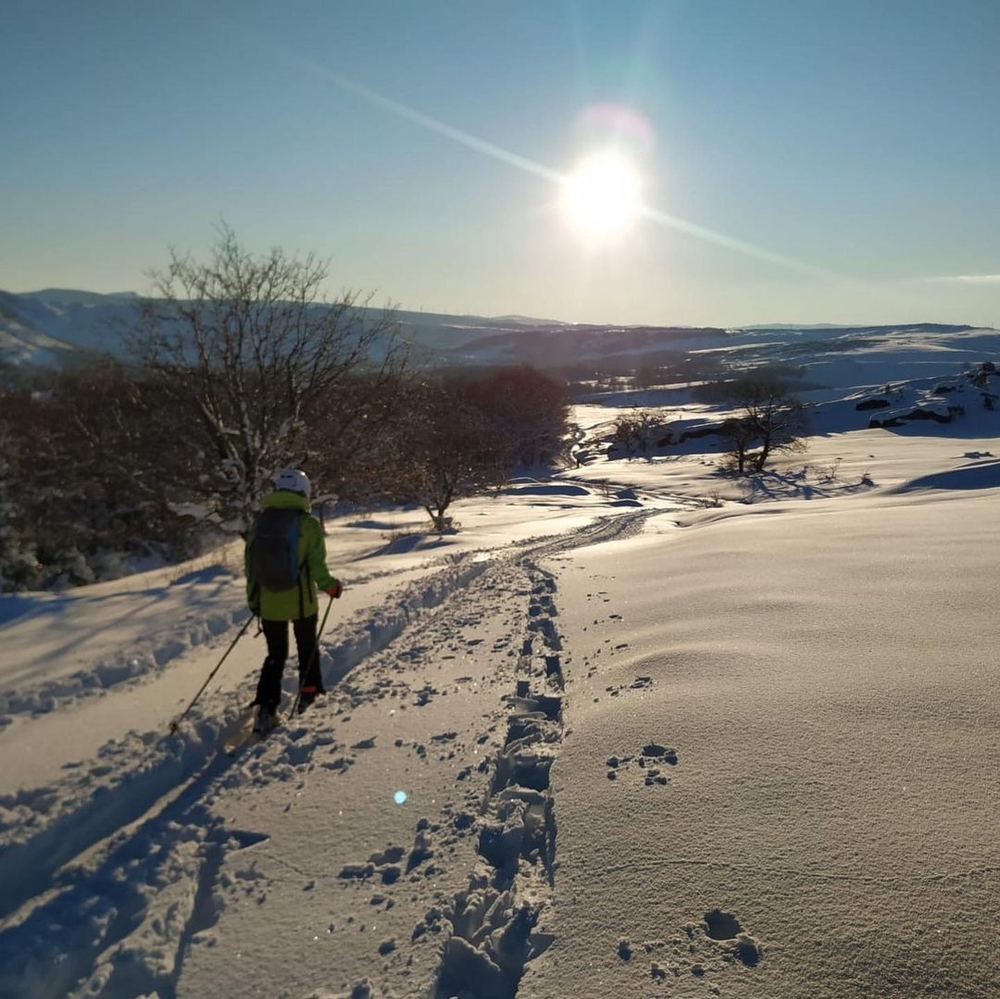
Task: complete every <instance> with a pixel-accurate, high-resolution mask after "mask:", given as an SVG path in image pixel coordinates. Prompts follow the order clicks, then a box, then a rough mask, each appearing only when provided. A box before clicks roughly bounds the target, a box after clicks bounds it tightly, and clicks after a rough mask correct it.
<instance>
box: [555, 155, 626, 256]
mask: <svg viewBox="0 0 1000 999" xmlns="http://www.w3.org/2000/svg"><path fill="white" fill-rule="evenodd" d="M641 189H642V182H641V178H640V176H639V171H638V170H637V169H636V168H635V167H634V166H633V165H632V164H631V163H630V162H629V161H628V160H627V159H626V158H625V157H623V156H622V155H620V154H619V153H616V152H602V153H594V154H592V155H591V156H588V157H587V158H586V159H584V160H583V161H582V162H581V163H580V164H579V165H578V166H577V167H576V169H575V170H574V171H573V173H572V174H570V175H569V177H568V178H567V179H566V181H565V182H564V184H563V190H562V201H561V204H562V209H563V211H564V212H565V214H566V216H567V218H568V219H569V221H570V222H571V223H572V224H573V225H574V226H575V227H576V228H577V229H579V230H580V232H582V233H583V234H584V235H585V236H587V237H588V238H590V239H595V240H602V239H612V238H615V237H617V236H621V235H622V234H623V233H624V232H626V231H627V230H628V229H630V228H631V227H632V226H633V225H634V224H635V222H636V221H637V220H638V218H639V214H640V210H641V207H642V200H641V197H640V195H641Z"/></svg>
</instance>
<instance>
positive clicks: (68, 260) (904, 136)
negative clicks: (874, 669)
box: [0, 0, 1000, 326]
mask: <svg viewBox="0 0 1000 999" xmlns="http://www.w3.org/2000/svg"><path fill="white" fill-rule="evenodd" d="M3 35H4V58H3V60H2V62H0V88H2V92H3V94H4V99H3V101H2V102H0V134H2V136H3V146H2V151H0V203H2V206H3V210H2V224H0V288H3V289H5V290H8V291H30V290H36V289H39V288H42V287H75V288H84V289H87V290H91V291H121V290H135V291H140V292H145V291H148V290H149V289H150V286H151V285H150V281H149V277H148V272H149V271H150V269H152V268H157V267H162V266H164V265H165V264H166V262H167V260H168V257H169V250H170V247H176V248H178V249H179V250H182V251H191V252H192V253H193V254H194V256H195V257H198V258H204V257H205V256H206V254H207V252H208V250H209V248H210V246H211V244H212V242H213V240H214V239H215V236H216V226H217V225H218V224H219V222H220V221H221V220H224V221H225V222H226V223H227V224H228V225H230V226H231V227H232V228H233V229H234V230H235V231H236V234H237V236H238V238H239V239H240V240H241V242H243V243H244V244H245V245H247V246H248V247H249V248H251V249H253V250H259V251H261V252H263V251H266V250H267V249H269V248H270V247H272V246H276V245H277V246H281V247H283V248H284V249H285V250H287V251H289V252H290V253H291V252H302V253H305V252H310V251H312V252H315V253H316V254H318V255H319V256H320V257H323V258H329V260H330V284H329V288H328V293H329V294H330V295H331V296H333V297H335V296H336V295H337V294H338V293H339V292H340V291H341V290H342V289H344V288H352V289H360V290H362V291H364V292H366V293H367V292H371V293H373V294H374V297H375V300H376V301H378V302H379V303H381V302H384V301H392V302H394V303H396V304H398V305H400V306H401V307H403V308H406V309H425V310H427V311H441V312H453V313H462V312H469V313H476V314H480V315H503V314H512V313H517V314H524V315H532V316H537V317H543V318H554V319H563V320H567V321H580V322H607V323H615V322H617V323H655V324H669V323H683V324H706V325H737V324H748V323H755V322H800V323H812V322H847V323H853V322H859V323H860V322H909V321H916V320H929V321H938V322H969V323H974V324H977V325H994V326H1000V224H998V221H1000V183H998V172H1000V169H998V168H1000V129H997V127H996V121H997V118H998V113H1000V58H998V43H1000V3H998V2H996V0H941V2H937V0H934V2H932V0H843V2H836V0H829V2H821V0H685V2H681V0H662V2H655V3H654V2H632V0H615V2H611V0H606V2H599V3H598V2H573V0H552V2H548V0H504V2H499V0H492V2H485V0H482V2H480V0H448V2H445V0H410V2H404V0H398V2H388V0H364V2H361V0H352V2H343V0H282V2H280V3H278V2H276V0H275V2H267V3H265V2H262V0H239V2H237V0H171V2H170V3H165V2H161V0H149V2H143V3H136V2H134V0H93V2H90V3H80V2H78V0H71V2H52V0H14V2H13V3H12V4H11V3H10V2H8V4H7V5H5V12H4V28H3ZM609 145H610V146H613V147H614V148H615V149H616V150H618V152H619V153H620V155H622V156H623V157H625V158H627V159H628V161H629V162H630V163H631V164H632V166H633V168H634V169H635V171H636V172H637V175H638V176H639V177H640V178H641V182H642V189H641V190H642V211H641V214H640V217H639V218H637V219H636V220H635V221H634V224H633V225H632V226H631V227H628V228H626V229H625V231H623V232H620V233H617V234H616V236H615V237H614V238H610V239H607V240H597V241H595V239H593V238H587V237H585V236H584V235H583V234H581V232H580V230H579V228H578V226H577V225H575V224H574V220H573V219H571V218H570V217H568V216H567V213H566V212H565V211H564V210H563V209H562V208H561V206H560V194H561V191H562V185H563V181H564V179H565V178H566V177H567V176H569V175H571V174H572V172H573V170H574V168H575V166H576V164H577V163H578V162H579V161H580V159H581V157H584V156H585V155H586V154H587V153H589V152H592V151H597V150H599V149H603V148H606V147H608V146H609ZM577 221H578V220H577Z"/></svg>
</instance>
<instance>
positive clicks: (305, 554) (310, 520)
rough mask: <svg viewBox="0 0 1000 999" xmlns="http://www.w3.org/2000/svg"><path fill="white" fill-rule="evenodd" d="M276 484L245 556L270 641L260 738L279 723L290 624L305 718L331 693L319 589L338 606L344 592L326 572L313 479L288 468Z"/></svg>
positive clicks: (251, 593) (253, 606) (250, 589)
mask: <svg viewBox="0 0 1000 999" xmlns="http://www.w3.org/2000/svg"><path fill="white" fill-rule="evenodd" d="M273 483H274V491H273V492H271V493H269V494H268V495H267V496H265V497H264V499H263V500H262V502H261V511H260V513H259V514H258V515H257V518H256V519H255V521H254V524H253V527H252V528H251V530H250V533H249V535H248V536H247V543H246V549H245V552H244V568H245V571H246V577H247V603H248V604H249V605H250V610H251V612H252V613H253V614H255V615H258V616H259V617H260V620H261V627H262V629H263V631H264V638H265V639H266V640H267V658H266V659H265V660H264V665H263V666H262V667H261V671H260V680H259V681H258V684H257V696H256V698H255V699H254V704H255V705H256V707H257V711H256V714H255V718H254V731H255V732H258V733H260V734H261V735H266V734H267V733H268V732H269V731H270V730H271V729H272V728H273V727H274V725H275V724H276V720H277V712H278V707H279V705H280V703H281V674H282V672H283V670H284V668H285V660H286V659H287V658H288V623H289V622H291V624H292V630H293V632H294V634H295V647H296V650H297V651H298V656H299V702H298V703H299V711H300V712H302V711H304V710H305V709H306V708H307V707H309V705H310V704H312V703H313V701H314V700H315V699H316V696H317V695H318V694H322V693H324V689H323V678H322V676H321V675H320V669H319V649H318V647H317V636H316V619H317V611H318V605H317V587H319V589H321V590H323V591H325V592H326V593H327V594H329V595H330V596H331V597H333V598H334V599H336V598H338V597H339V596H340V594H341V592H342V590H343V587H342V586H341V583H340V581H339V580H338V579H335V578H334V577H333V576H331V575H330V571H329V569H327V567H326V540H325V538H324V535H323V528H322V527H321V526H320V523H319V521H318V520H316V518H315V517H313V516H312V515H311V514H310V512H309V511H310V505H309V490H310V484H309V477H308V476H307V475H306V474H305V472H303V471H300V470H299V469H297V468H286V469H283V470H282V471H280V472H278V474H277V475H275V476H274V479H273Z"/></svg>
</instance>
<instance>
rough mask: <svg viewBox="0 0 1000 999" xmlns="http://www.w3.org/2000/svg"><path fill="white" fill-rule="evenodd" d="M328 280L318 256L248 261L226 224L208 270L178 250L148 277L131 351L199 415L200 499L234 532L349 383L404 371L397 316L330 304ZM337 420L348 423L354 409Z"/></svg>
mask: <svg viewBox="0 0 1000 999" xmlns="http://www.w3.org/2000/svg"><path fill="white" fill-rule="evenodd" d="M327 272H328V268H327V265H326V263H324V262H322V261H320V260H317V259H316V257H315V256H313V255H312V254H309V255H308V256H305V257H302V258H298V257H289V256H287V255H286V254H285V253H284V251H283V250H281V249H272V250H271V251H270V252H269V253H267V254H265V255H263V256H259V257H257V256H253V255H252V254H251V253H250V252H249V251H247V250H246V249H244V248H243V247H242V246H241V245H240V244H239V242H238V241H237V238H236V235H235V233H234V232H233V231H232V229H230V228H229V227H228V226H225V225H223V226H221V227H220V229H219V239H218V241H217V243H216V244H215V246H214V247H213V250H212V253H211V257H210V259H209V260H208V262H206V263H199V262H197V261H195V260H193V259H192V258H191V257H190V255H183V256H182V255H179V254H178V253H177V252H176V251H171V260H170V264H169V265H168V266H167V268H166V269H165V270H163V271H153V272H152V274H151V277H152V279H153V281H154V290H155V292H156V294H157V298H154V299H151V300H149V301H147V302H146V303H145V305H144V309H143V322H142V324H141V328H140V330H139V331H137V335H136V336H134V337H133V338H132V341H131V342H132V346H133V348H134V349H135V351H136V353H137V354H138V356H139V358H140V359H141V360H142V362H143V363H144V364H145V365H146V366H147V367H148V369H149V370H150V371H151V372H153V373H155V375H156V376H157V377H158V378H159V379H160V381H161V383H162V384H163V385H164V386H165V387H166V388H168V389H169V390H170V391H171V392H172V393H173V394H174V396H175V397H176V398H177V399H178V401H180V402H181V403H183V404H186V405H188V406H190V407H191V408H192V409H193V411H194V412H196V413H197V415H198V425H199V427H200V435H199V436H200V440H199V441H198V442H197V443H198V444H201V445H202V446H203V448H204V451H205V467H204V469H203V470H202V475H203V479H204V486H205V494H206V496H209V497H212V498H213V499H214V503H215V506H216V507H217V509H218V511H219V512H220V513H221V514H222V515H223V517H224V518H225V519H226V520H227V521H228V522H229V523H230V524H231V525H232V526H233V527H236V528H239V529H243V528H245V526H246V524H247V523H248V522H249V519H250V517H251V516H252V513H253V511H254V509H255V508H256V506H257V503H258V501H259V498H260V494H261V492H262V489H263V485H264V482H265V481H266V479H267V477H268V476H269V475H270V474H271V473H272V472H273V470H274V468H275V467H276V466H278V465H281V464H286V463H296V462H298V461H301V460H302V456H303V455H304V454H306V452H307V444H306V442H305V437H306V435H305V429H306V422H307V420H308V419H309V417H310V416H311V415H315V414H320V413H322V414H324V415H327V416H328V415H329V414H330V413H331V412H332V411H335V410H337V408H338V388H339V387H340V386H341V385H342V384H345V383H346V382H347V381H348V380H349V379H351V378H353V377H354V376H356V375H358V374H359V373H360V372H364V373H365V374H366V376H367V381H366V384H367V385H369V386H370V387H371V388H372V390H373V391H375V390H377V388H378V387H379V386H380V385H381V382H382V380H383V379H384V378H389V377H391V376H393V375H394V374H396V373H397V372H398V371H399V370H401V369H402V368H403V367H404V366H405V347H404V346H403V345H402V342H401V341H400V339H399V337H398V323H397V320H396V315H395V311H394V310H393V309H391V308H386V309H382V310H377V309H371V308H369V304H370V298H366V299H362V298H361V297H360V295H359V293H357V292H354V291H347V292H344V293H343V295H342V297H341V298H340V300H339V301H337V302H333V303H330V302H327V301H325V300H324V299H322V297H321V293H322V288H323V284H324V282H325V281H326V278H327ZM345 396H346V397H348V398H350V399H351V400H354V401H356V399H357V394H356V393H355V392H351V393H345ZM338 416H339V420H340V422H341V423H342V424H344V425H346V424H348V423H350V422H351V421H353V420H354V419H356V418H358V417H359V409H358V407H355V408H354V410H353V411H347V410H343V409H342V410H341V411H340V412H339V413H338ZM320 485H321V484H320Z"/></svg>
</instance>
